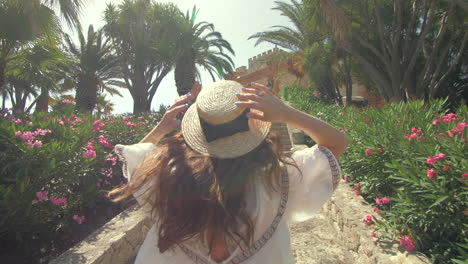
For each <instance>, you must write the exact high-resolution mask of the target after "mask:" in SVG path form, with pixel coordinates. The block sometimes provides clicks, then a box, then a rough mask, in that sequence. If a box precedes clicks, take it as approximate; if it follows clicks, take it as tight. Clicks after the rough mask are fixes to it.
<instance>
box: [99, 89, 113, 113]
mask: <svg viewBox="0 0 468 264" xmlns="http://www.w3.org/2000/svg"><path fill="white" fill-rule="evenodd" d="M114 106H115V105H114V103H112V102H111V101H109V100H106V94H100V95H99V96H98V98H97V104H96V114H97V116H98V118H101V116H102V115H104V116H105V117H107V116H109V115H110V114H111V113H112V111H114Z"/></svg>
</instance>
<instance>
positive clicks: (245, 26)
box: [65, 0, 291, 114]
mask: <svg viewBox="0 0 468 264" xmlns="http://www.w3.org/2000/svg"><path fill="white" fill-rule="evenodd" d="M109 2H110V3H113V4H119V3H120V2H122V0H88V3H87V5H86V6H85V8H84V9H83V11H82V15H81V24H82V26H83V29H85V32H86V31H87V28H88V26H89V24H93V25H94V28H95V29H96V28H98V27H102V26H103V25H104V21H103V19H102V15H103V13H104V10H105V8H106V4H107V3H109ZM158 2H163V3H166V2H173V3H175V4H177V6H178V7H179V8H180V10H182V11H183V12H184V13H185V12H186V11H187V10H190V11H191V10H192V8H193V6H194V5H196V6H197V8H198V9H199V13H198V16H197V21H198V22H202V21H205V22H209V23H213V24H214V26H215V30H216V31H218V32H220V33H221V34H222V35H223V38H224V39H226V40H227V41H229V43H230V44H231V46H232V47H233V49H234V51H235V52H236V56H235V57H233V60H234V63H235V67H236V68H237V67H240V66H247V64H248V59H249V58H251V57H253V56H256V55H258V54H260V53H262V52H264V51H266V50H269V49H271V48H273V47H274V46H273V45H271V44H267V43H265V44H260V45H258V46H257V47H254V46H255V40H247V38H248V37H249V36H251V35H253V34H255V33H257V32H260V31H265V30H268V29H269V28H270V27H272V26H275V25H284V26H289V25H291V23H290V22H289V21H288V20H287V18H285V17H284V16H281V15H280V13H279V12H278V11H276V10H271V8H272V7H274V6H275V4H274V1H270V0H197V1H194V0H191V1H189V0H175V1H162V0H159V1H158ZM65 27H66V26H65ZM69 34H71V35H72V36H73V38H74V39H76V33H72V32H70V33H69ZM211 82H212V79H211V77H210V76H209V74H208V73H206V72H203V71H202V84H203V85H207V84H209V83H211ZM120 92H121V94H122V95H123V97H118V96H113V97H111V96H110V95H108V96H107V98H108V99H110V100H111V101H112V102H113V103H114V104H115V106H114V114H120V113H126V112H133V100H132V97H131V96H130V93H129V92H128V90H126V89H120ZM177 97H178V95H177V92H176V87H175V82H174V74H173V72H171V73H169V74H168V75H167V76H166V77H165V78H164V80H163V81H162V83H161V84H160V86H159V88H158V90H157V92H156V95H155V96H154V99H153V102H152V108H154V109H159V105H160V104H161V103H163V104H165V105H169V104H172V103H173V102H174V100H175V99H176V98H177Z"/></svg>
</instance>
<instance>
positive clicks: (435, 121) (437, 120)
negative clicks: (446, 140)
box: [432, 119, 440, 126]
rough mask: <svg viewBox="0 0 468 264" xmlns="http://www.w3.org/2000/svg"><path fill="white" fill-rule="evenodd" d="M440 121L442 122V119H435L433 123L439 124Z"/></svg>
mask: <svg viewBox="0 0 468 264" xmlns="http://www.w3.org/2000/svg"><path fill="white" fill-rule="evenodd" d="M439 123H440V120H439V119H436V120H434V122H432V124H433V125H434V126H437V125H438V124H439Z"/></svg>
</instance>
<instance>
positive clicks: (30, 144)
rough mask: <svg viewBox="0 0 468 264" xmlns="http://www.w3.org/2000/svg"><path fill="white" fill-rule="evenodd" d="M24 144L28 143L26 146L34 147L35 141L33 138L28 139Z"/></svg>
mask: <svg viewBox="0 0 468 264" xmlns="http://www.w3.org/2000/svg"><path fill="white" fill-rule="evenodd" d="M24 144H26V146H28V147H30V148H33V147H34V143H33V141H32V140H28V141H26V142H24Z"/></svg>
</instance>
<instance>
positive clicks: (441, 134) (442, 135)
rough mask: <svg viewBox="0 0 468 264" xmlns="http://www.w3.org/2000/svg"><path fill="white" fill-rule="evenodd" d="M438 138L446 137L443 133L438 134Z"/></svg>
mask: <svg viewBox="0 0 468 264" xmlns="http://www.w3.org/2000/svg"><path fill="white" fill-rule="evenodd" d="M439 137H447V135H445V134H444V133H439Z"/></svg>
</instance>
